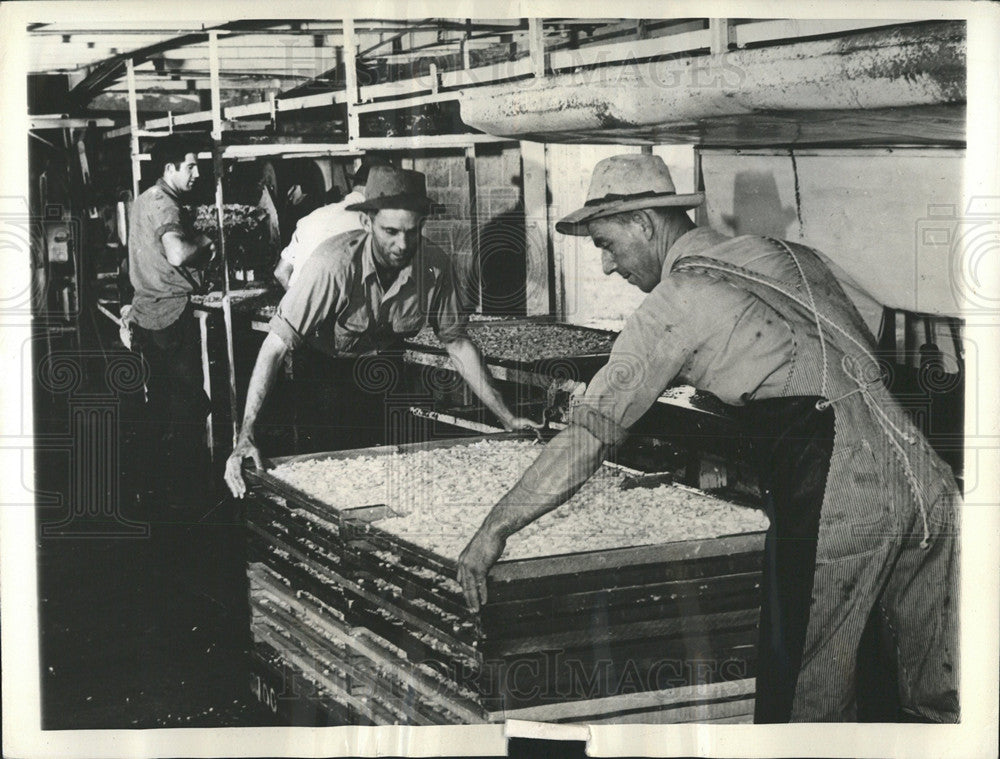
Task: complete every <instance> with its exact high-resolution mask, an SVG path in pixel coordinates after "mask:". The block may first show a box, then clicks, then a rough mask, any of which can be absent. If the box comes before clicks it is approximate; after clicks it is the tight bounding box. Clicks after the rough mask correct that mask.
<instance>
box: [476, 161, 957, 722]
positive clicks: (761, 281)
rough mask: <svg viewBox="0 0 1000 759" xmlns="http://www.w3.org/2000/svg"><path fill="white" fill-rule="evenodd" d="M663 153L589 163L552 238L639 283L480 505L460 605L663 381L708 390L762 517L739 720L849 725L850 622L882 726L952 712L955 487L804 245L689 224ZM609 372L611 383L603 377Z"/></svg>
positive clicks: (593, 464) (596, 461)
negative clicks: (565, 399) (640, 297)
mask: <svg viewBox="0 0 1000 759" xmlns="http://www.w3.org/2000/svg"><path fill="white" fill-rule="evenodd" d="M702 200H703V197H702V195H701V193H696V194H692V195H678V194H676V193H675V191H674V185H673V182H672V181H671V178H670V173H669V171H668V169H667V167H666V165H665V164H664V163H663V162H662V161H661V160H660V159H659V158H657V157H655V156H651V155H624V156H616V157H613V158H609V159H606V160H604V161H601V162H600V163H599V164H598V165H597V166H596V167H595V169H594V175H593V178H592V181H591V185H590V190H589V193H588V199H587V201H586V205H585V207H584V208H582V209H580V210H578V211H576V212H574V213H572V214H570V215H569V216H567V217H566V218H564V219H562V220H561V221H560V222H559V223H558V224H557V225H556V229H557V230H558V231H559V232H562V233H563V234H572V235H589V236H590V237H591V238H592V239H593V241H594V244H595V245H596V246H597V247H598V248H600V249H601V251H602V260H603V265H604V272H605V273H606V274H612V273H614V272H617V273H618V274H619V275H621V276H622V277H624V278H625V279H627V280H628V281H629V282H630V283H632V284H633V285H635V286H636V287H638V288H639V289H640V290H642V291H643V292H645V293H648V296H647V297H646V299H645V300H644V301H643V303H642V304H641V305H640V306H639V308H638V309H637V310H636V312H635V313H634V314H633V315H632V316H631V318H630V319H629V320H628V322H627V323H626V325H625V328H624V330H623V331H622V333H621V335H620V336H619V338H618V340H617V342H616V343H615V346H614V349H613V350H612V353H611V357H610V359H609V361H608V364H607V365H606V366H605V367H604V368H603V369H602V370H601V371H600V372H599V373H598V374H597V375H596V376H595V377H594V379H593V381H592V382H591V384H590V386H589V387H588V388H587V390H586V393H585V395H584V396H583V397H582V398H581V399H580V402H579V403H578V405H577V406H576V407H575V408H574V409H573V411H572V416H571V423H570V425H569V427H568V428H567V429H566V430H564V431H563V432H562V433H560V435H558V436H557V437H556V438H555V439H553V441H552V442H551V443H549V445H548V446H547V447H546V448H545V449H544V450H543V451H542V453H541V455H540V456H539V457H538V459H537V461H536V462H535V463H534V464H533V465H532V467H531V468H530V469H529V470H528V472H527V473H526V474H525V476H524V477H523V478H522V480H521V481H520V482H519V483H517V485H515V486H514V488H513V489H512V490H511V491H510V492H509V493H508V494H507V495H506V496H504V498H503V499H501V501H500V502H499V503H497V504H496V506H495V507H494V508H493V509H492V511H491V512H490V514H489V515H488V516H487V517H486V519H485V520H484V522H483V524H482V525H481V526H480V528H479V530H478V531H477V532H476V534H475V535H474V537H473V538H472V540H471V541H470V543H469V545H468V546H467V547H466V549H465V551H464V552H463V554H462V556H461V557H460V560H459V579H460V581H461V583H462V585H463V588H464V591H465V594H466V598H467V600H468V602H469V603H470V605H471V606H472V607H474V608H478V607H479V606H480V605H481V604H483V603H485V602H486V601H487V574H488V571H489V568H490V567H491V566H492V565H493V564H494V563H495V562H496V561H497V560H498V559H499V557H500V556H501V555H502V553H503V550H504V545H505V540H506V538H507V537H509V536H510V535H511V534H512V533H514V532H516V531H517V530H519V529H521V528H522V527H524V526H525V525H527V524H529V523H530V522H532V521H534V520H535V519H537V518H538V517H540V516H541V515H542V514H544V513H546V512H548V511H550V510H552V509H554V508H556V507H558V506H559V505H560V504H561V503H563V502H564V501H565V500H566V499H567V498H568V497H569V496H570V495H571V494H572V493H573V492H574V491H575V490H576V488H578V487H579V486H580V485H581V484H582V483H583V482H584V481H585V480H586V479H587V478H588V477H589V476H590V475H591V473H593V472H594V471H595V470H596V469H597V467H598V466H599V465H600V463H601V461H602V460H603V459H604V458H605V456H606V454H607V453H608V452H609V449H611V448H612V447H613V446H615V445H616V444H618V443H619V442H621V440H622V439H623V438H624V437H625V435H626V431H627V430H628V428H629V426H630V425H632V424H633V423H634V422H636V420H638V419H639V417H640V416H642V414H643V413H644V412H645V411H646V410H647V409H649V408H650V406H651V405H652V404H653V403H654V401H655V400H656V398H657V397H658V396H659V395H660V394H661V392H662V391H663V390H664V388H666V387H667V385H669V384H670V383H673V382H677V381H681V382H686V383H689V384H692V385H694V386H695V387H697V388H700V389H703V390H707V391H710V392H712V393H714V394H715V395H717V396H718V397H719V398H720V399H722V400H723V401H725V402H726V403H728V404H731V405H733V406H734V407H739V410H740V413H741V414H742V415H744V416H745V421H746V423H747V429H748V430H749V431H750V435H751V439H752V442H753V444H754V445H753V449H754V451H755V456H756V458H757V459H758V461H757V462H756V463H757V464H758V469H759V472H760V477H761V483H762V491H763V492H764V493H765V494H766V502H767V508H768V512H769V516H770V518H771V529H770V531H769V534H768V537H767V547H766V553H767V557H766V560H765V577H764V583H763V584H764V588H763V594H762V595H763V598H762V603H763V612H762V616H761V623H760V638H759V660H758V671H757V704H756V714H755V719H756V721H758V722H785V721H852V720H854V719H856V718H857V714H856V703H857V702H856V685H857V682H858V681H857V666H858V653H859V641H860V639H861V637H862V631H863V630H864V629H865V627H866V625H867V624H868V623H869V620H871V621H872V623H873V624H875V625H878V626H879V629H880V630H881V631H882V632H883V633H884V634H885V636H886V638H885V639H886V640H889V641H891V642H892V644H893V647H894V649H895V654H896V658H897V661H896V662H895V664H896V667H897V671H898V676H899V682H898V693H899V700H900V704H901V709H902V712H901V713H900V714H899V719H901V720H909V719H913V720H919V721H933V722H954V721H956V720H957V719H958V697H957V684H956V675H957V666H958V660H957V650H956V644H957V639H956V613H957V598H956V595H955V592H956V572H957V539H956V530H957V516H956V512H957V508H958V504H959V496H958V489H957V487H956V484H955V481H954V479H953V476H952V472H951V470H950V469H949V467H948V466H947V465H946V464H945V463H944V462H943V461H942V460H941V459H940V458H939V457H938V456H937V455H936V454H935V452H934V451H933V450H932V449H931V447H930V445H929V444H928V443H927V441H926V440H925V439H924V437H923V436H922V435H921V433H920V432H919V431H918V430H917V429H916V428H915V427H914V426H913V425H912V424H911V423H910V421H909V420H908V419H907V417H906V415H905V414H904V413H903V411H902V409H901V408H900V406H899V405H898V404H897V403H896V402H895V401H894V400H893V398H892V397H891V396H890V395H889V394H888V392H887V391H886V390H885V388H884V387H883V385H882V383H881V381H880V371H879V368H878V363H877V361H876V359H875V356H874V351H875V341H874V339H873V337H872V335H871V332H870V331H869V330H868V329H867V327H866V326H865V323H864V321H863V320H862V319H861V317H860V316H859V314H858V312H857V310H856V309H855V307H854V306H853V305H852V303H851V301H850V300H849V299H848V298H847V296H846V295H845V293H844V290H843V289H842V287H841V285H840V283H839V282H838V281H837V280H836V279H835V278H834V277H833V276H832V275H831V273H830V270H829V269H828V268H827V266H825V265H824V263H823V262H822V260H821V258H820V257H819V256H818V254H817V253H816V252H815V251H813V250H811V249H809V248H807V247H805V246H802V245H798V244H794V243H789V242H785V241H782V240H775V239H770V238H766V237H757V236H742V237H736V238H730V237H726V236H724V235H721V234H719V233H718V232H715V231H713V230H711V229H707V228H696V227H695V225H694V224H692V222H691V221H690V220H689V219H688V217H687V215H686V213H685V210H686V209H690V208H693V207H695V206H697V205H698V204H700V203H701V202H702ZM623 377H625V378H627V381H626V382H622V381H621V378H623Z"/></svg>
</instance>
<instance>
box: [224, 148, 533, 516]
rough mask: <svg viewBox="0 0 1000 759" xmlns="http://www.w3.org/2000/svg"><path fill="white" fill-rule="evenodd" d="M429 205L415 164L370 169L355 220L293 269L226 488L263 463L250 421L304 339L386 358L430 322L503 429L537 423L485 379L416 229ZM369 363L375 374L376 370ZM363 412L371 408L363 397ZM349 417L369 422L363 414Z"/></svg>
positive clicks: (440, 265) (446, 271)
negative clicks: (248, 463)
mask: <svg viewBox="0 0 1000 759" xmlns="http://www.w3.org/2000/svg"><path fill="white" fill-rule="evenodd" d="M431 206H432V202H431V199H430V198H428V197H427V192H426V180H425V177H424V175H423V174H421V173H420V172H417V171H407V170H404V169H395V168H392V167H389V166H375V167H372V169H371V171H370V173H369V175H368V183H367V186H366V192H365V199H363V200H362V201H361V202H358V203H354V204H352V205H350V206H348V207H347V208H346V210H347V211H360V212H362V213H363V216H362V222H363V225H364V228H363V229H362V230H355V231H348V232H345V233H344V234H342V235H339V236H337V237H333V238H331V239H328V240H326V241H325V242H323V243H321V244H320V245H319V246H318V247H317V248H316V249H315V250H314V251H313V253H312V254H311V255H310V256H309V257H308V258H307V259H306V261H305V262H304V263H303V264H302V266H301V267H299V268H298V269H297V274H296V278H295V281H294V282H292V284H291V287H290V288H289V290H288V292H286V293H285V296H284V298H282V300H281V303H280V304H279V305H278V310H277V313H276V314H275V315H274V317H273V318H272V319H271V322H270V325H269V326H270V332H269V334H268V335H267V337H266V338H265V339H264V343H263V345H261V348H260V352H259V353H258V355H257V362H256V364H255V366H254V369H253V374H252V375H251V377H250V385H249V388H248V390H247V402H246V409H245V411H244V415H243V426H242V427H241V429H240V434H239V437H238V440H237V442H236V446H235V448H234V450H233V452H232V454H231V455H230V457H229V459H228V461H227V462H226V473H225V480H226V484H227V485H228V486H229V489H230V490H231V491H232V493H233V495H234V496H237V497H240V498H241V497H243V495H244V494H245V492H246V484H245V483H244V481H243V476H242V473H241V467H242V464H243V461H244V459H247V458H250V459H252V460H253V462H254V463H255V464H256V466H257V467H258V468H260V467H261V466H262V462H261V457H260V451H259V450H258V448H257V445H256V443H255V441H254V425H255V423H256V421H257V416H258V414H259V412H260V410H261V407H262V406H263V404H264V400H265V399H266V398H267V396H268V393H269V392H270V390H271V388H272V386H273V384H274V379H275V376H276V375H277V373H278V369H279V367H280V366H281V365H282V362H283V361H284V358H285V356H286V354H287V353H288V352H289V351H291V350H295V349H296V348H298V347H299V346H300V345H302V344H303V343H307V344H308V345H310V346H311V347H313V348H315V349H317V350H319V351H321V352H322V353H324V354H326V355H328V356H333V357H345V356H346V357H358V356H370V355H372V354H387V355H389V356H392V355H398V354H399V352H400V350H401V347H402V341H403V340H404V339H405V338H407V337H412V336H413V335H415V334H417V332H419V331H420V330H421V329H422V328H423V327H424V325H426V324H429V325H430V326H431V327H432V328H433V330H434V332H435V334H436V335H437V337H438V339H439V340H440V341H441V342H442V343H443V344H444V345H445V348H446V349H447V351H448V355H449V356H450V358H451V359H452V363H453V364H454V366H455V367H456V369H457V370H458V372H459V374H461V376H462V378H463V379H464V380H465V381H466V382H467V383H468V384H469V386H470V387H471V388H472V390H473V392H474V393H475V394H476V395H477V396H478V397H479V398H480V399H481V400H482V401H483V403H484V404H485V405H486V406H487V408H489V410H490V411H491V412H493V414H495V415H496V417H497V418H498V419H499V420H500V422H501V423H502V424H503V426H504V427H505V428H506V429H508V430H510V429H520V428H526V427H538V426H539V425H538V424H536V423H534V422H532V421H531V420H529V419H524V418H520V417H516V416H515V415H514V414H512V413H511V412H510V410H509V409H508V408H507V405H506V404H505V403H504V401H503V399H502V398H501V397H500V395H499V393H498V392H497V391H496V389H495V388H494V387H493V385H492V384H491V383H490V381H489V376H488V374H487V371H486V368H485V366H484V365H483V360H482V356H481V354H480V353H479V350H478V348H476V346H475V344H474V343H473V342H472V341H471V340H470V339H469V338H468V335H467V334H466V323H467V319H468V317H467V315H466V314H464V313H463V312H462V308H461V305H460V299H459V293H458V291H457V284H456V281H455V273H454V270H453V268H452V265H451V262H450V260H449V258H448V256H447V254H445V253H444V252H443V251H442V250H441V249H440V248H437V247H436V246H434V245H432V244H431V243H430V242H428V241H427V240H424V239H423V238H422V237H421V227H422V225H423V221H424V219H425V218H426V216H427V215H428V213H430V210H431ZM383 368H388V367H383ZM373 371H374V373H376V374H377V373H379V369H378V368H375V369H374V370H373ZM364 374H365V372H364V370H362V371H361V372H357V371H355V372H352V373H351V377H352V378H353V379H354V380H356V382H350V383H344V384H343V385H342V387H341V388H340V390H341V391H342V393H343V394H345V395H350V396H352V397H351V398H348V399H347V401H348V403H347V404H344V405H343V407H342V408H341V411H342V412H343V413H345V414H350V413H351V410H352V407H354V408H355V409H357V408H359V407H364V405H365V404H362V403H360V402H358V400H359V399H356V398H355V397H353V396H356V394H357V392H358V391H359V390H361V391H368V392H371V390H372V388H370V387H363V386H361V387H359V386H358V385H357V382H361V383H362V385H363V384H364V379H365V377H364ZM389 374H391V371H390V372H389ZM373 384H378V383H373ZM342 400H343V399H342ZM369 410H370V411H377V409H374V408H372V407H371V405H369ZM341 423H342V424H343V423H344V420H341ZM357 423H358V424H365V425H368V426H371V421H370V420H367V419H358V422H357ZM349 424H350V422H349ZM350 431H351V430H348V432H350ZM357 431H358V433H359V434H362V433H363V432H364V430H361V429H358V430H357Z"/></svg>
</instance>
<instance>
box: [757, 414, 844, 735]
mask: <svg viewBox="0 0 1000 759" xmlns="http://www.w3.org/2000/svg"><path fill="white" fill-rule="evenodd" d="M817 400H819V399H818V398H812V397H796V398H778V399H771V400H763V401H754V402H752V403H750V404H748V405H747V407H746V408H745V409H743V410H742V414H743V417H744V419H743V421H744V423H745V425H746V430H747V435H748V437H749V440H750V444H751V450H752V455H753V459H754V463H755V465H756V468H757V470H758V473H759V478H760V485H761V489H762V491H763V493H764V500H765V503H766V507H767V511H768V517H769V518H770V520H771V528H770V530H768V533H767V538H766V541H765V549H764V579H763V588H762V599H761V619H760V632H759V641H758V663H757V701H756V707H755V713H754V721H755V722H757V723H777V722H788V721H789V719H790V717H791V712H792V698H793V696H794V694H795V685H796V681H797V679H798V673H799V669H800V667H801V663H802V650H803V647H804V646H805V639H806V628H807V626H808V624H809V606H810V601H811V598H812V589H813V576H814V573H815V569H816V544H817V536H818V531H819V519H820V511H821V510H822V507H823V495H824V492H825V490H826V476H827V472H828V471H829V468H830V455H831V454H832V452H833V438H834V424H833V422H834V411H833V409H827V410H826V411H818V410H817V409H816V401H817Z"/></svg>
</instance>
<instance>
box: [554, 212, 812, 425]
mask: <svg viewBox="0 0 1000 759" xmlns="http://www.w3.org/2000/svg"><path fill="white" fill-rule="evenodd" d="M738 239H739V238H738ZM760 240H761V238H759V237H746V238H745V243H744V244H742V245H737V244H732V245H729V246H727V250H728V255H729V258H728V260H729V262H730V263H732V264H735V265H737V266H741V267H753V268H758V267H763V269H764V270H765V271H767V272H768V273H769V274H771V275H772V276H775V277H778V278H781V279H785V280H786V281H792V282H794V281H796V278H797V274H795V273H794V272H793V271H789V268H788V267H789V265H794V264H792V263H791V261H790V259H787V257H784V258H783V257H781V256H779V255H777V254H774V253H772V252H771V249H770V248H769V247H767V246H764V247H762V246H761V245H760V244H759V241H760ZM724 241H727V242H729V241H730V238H728V237H725V236H724V235H721V234H719V233H717V232H715V231H713V230H711V229H708V228H698V229H694V230H692V231H690V232H688V233H687V234H685V235H683V236H682V237H681V238H680V239H679V240H677V241H676V242H675V243H674V244H673V246H671V248H670V250H669V251H668V252H667V256H666V259H665V260H664V263H663V274H662V276H661V280H660V284H658V285H657V286H656V287H655V288H654V289H653V290H652V291H651V292H650V293H649V295H648V296H647V297H646V298H645V300H643V302H642V304H641V305H640V306H639V308H638V309H636V311H635V312H634V313H633V314H632V315H631V316H630V317H629V319H628V320H627V321H626V323H625V327H624V329H623V330H622V332H621V334H620V335H619V336H618V339H617V340H616V341H615V344H614V347H613V348H612V350H611V355H610V357H609V359H608V363H607V364H606V365H605V366H604V367H603V368H602V369H601V370H600V371H599V372H598V373H597V374H596V375H595V376H594V378H593V380H592V381H591V382H590V384H589V386H588V388H587V391H586V393H585V394H584V396H583V398H582V399H581V401H580V404H579V405H578V406H577V407H576V408H575V409H574V410H573V412H572V413H573V419H574V421H577V422H578V423H581V424H583V425H584V426H586V427H588V429H590V430H591V432H593V433H594V434H595V435H597V436H598V437H599V438H601V439H602V440H604V441H605V442H608V443H614V442H618V441H619V440H621V438H622V437H624V434H625V429H626V428H628V427H630V426H631V425H633V424H634V423H635V422H636V421H638V419H639V417H641V416H642V415H643V414H644V413H645V412H646V411H647V410H648V409H649V408H650V407H651V406H652V405H653V403H654V402H655V401H656V399H657V398H658V397H659V396H660V395H661V394H662V393H663V391H664V390H665V389H666V388H667V386H669V385H670V384H673V383H684V384H690V385H694V386H695V387H697V388H699V389H701V390H706V391H708V392H711V393H713V394H715V395H716V396H718V397H719V398H720V399H721V400H722V401H724V402H725V403H729V404H732V405H737V406H740V405H743V404H745V403H746V402H747V401H750V400H754V399H756V398H773V397H777V396H780V395H782V391H783V388H784V384H785V381H786V379H787V376H788V367H789V359H790V357H791V355H792V351H793V340H792V336H793V333H792V330H791V327H790V326H789V324H788V323H787V322H786V321H785V319H783V318H782V317H781V316H780V315H779V314H778V313H777V312H776V311H774V310H773V309H772V308H771V307H769V306H768V305H766V304H765V303H764V302H763V301H761V300H760V299H758V298H756V297H754V296H753V295H751V294H750V293H748V292H745V291H744V290H741V289H739V288H735V287H733V286H732V285H729V284H727V283H725V282H723V281H720V280H718V279H712V278H709V277H705V276H703V275H701V274H698V273H693V272H673V273H672V272H671V269H672V267H673V265H674V263H675V262H677V261H678V260H679V259H681V258H683V257H686V256H697V255H701V254H703V253H705V252H706V251H708V250H710V249H713V248H715V247H716V246H717V245H718V244H719V243H721V242H724ZM733 242H735V241H733ZM714 252H715V251H713V253H714Z"/></svg>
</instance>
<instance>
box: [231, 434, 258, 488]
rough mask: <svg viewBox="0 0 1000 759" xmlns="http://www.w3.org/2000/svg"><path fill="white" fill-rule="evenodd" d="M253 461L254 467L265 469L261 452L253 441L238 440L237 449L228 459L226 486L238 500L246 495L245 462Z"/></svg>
mask: <svg viewBox="0 0 1000 759" xmlns="http://www.w3.org/2000/svg"><path fill="white" fill-rule="evenodd" d="M244 459H252V460H253V463H254V466H256V467H257V468H258V469H263V468H264V464H263V461H262V460H261V457H260V451H259V450H258V449H257V446H256V445H254V443H253V441H252V440H238V441H237V442H236V448H234V449H233V452H232V453H231V454H230V455H229V458H228V459H226V475H225V478H226V485H228V486H229V490H230V492H231V493H232V494H233V496H234V497H236V498H242V497H243V496H244V495H246V492H247V484H246V482H244V481H243V460H244Z"/></svg>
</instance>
